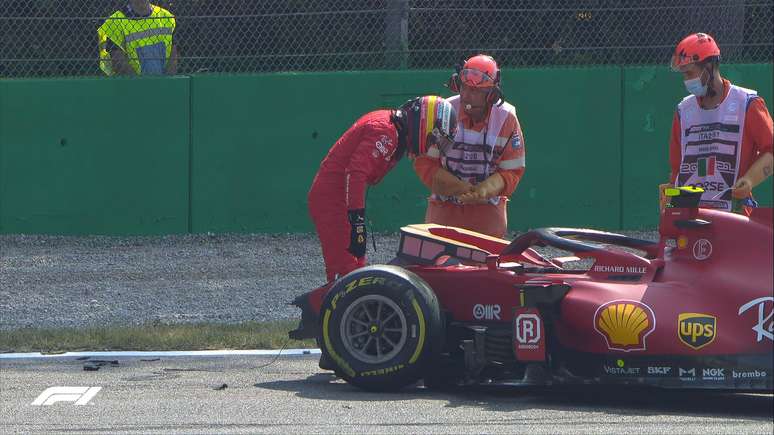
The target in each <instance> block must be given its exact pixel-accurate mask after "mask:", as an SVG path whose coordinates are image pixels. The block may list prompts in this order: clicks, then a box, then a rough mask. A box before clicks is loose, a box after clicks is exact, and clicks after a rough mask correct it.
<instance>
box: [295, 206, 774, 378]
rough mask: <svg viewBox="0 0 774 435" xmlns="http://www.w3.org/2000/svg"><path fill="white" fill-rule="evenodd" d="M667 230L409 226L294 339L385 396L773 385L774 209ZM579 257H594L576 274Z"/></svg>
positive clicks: (341, 284) (313, 306)
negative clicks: (634, 234)
mask: <svg viewBox="0 0 774 435" xmlns="http://www.w3.org/2000/svg"><path fill="white" fill-rule="evenodd" d="M659 232H660V239H659V240H658V241H653V242H651V241H643V240H638V239H633V238H630V237H627V236H623V235H619V234H613V233H606V232H600V231H594V230H583V229H564V228H544V229H539V230H533V231H530V232H527V233H525V234H523V235H521V236H519V237H517V238H516V239H514V240H513V241H512V242H508V241H505V240H500V239H495V238H491V237H488V236H484V235H481V234H477V233H473V232H469V231H465V230H461V229H457V228H452V227H441V226H435V225H412V226H408V227H404V228H403V229H402V238H401V242H400V247H399V252H398V255H397V257H396V259H395V260H394V261H393V262H392V263H391V264H392V265H390V266H371V267H367V268H364V269H360V270H357V271H354V272H352V273H351V274H349V275H347V276H345V277H342V278H340V279H339V280H338V281H335V282H332V283H328V284H327V285H325V286H323V287H321V288H319V289H316V290H314V291H312V292H310V293H307V294H304V295H301V296H300V297H299V298H297V299H296V301H295V302H294V303H295V304H296V305H298V306H299V307H301V308H302V310H303V318H302V322H301V326H300V327H299V329H297V330H295V331H292V332H291V336H292V337H295V338H303V337H312V338H316V339H318V342H319V343H320V346H321V349H322V352H323V356H322V359H321V367H323V368H329V369H333V370H335V371H336V372H337V373H339V374H340V375H341V376H343V377H344V378H345V379H347V380H348V381H349V382H352V383H354V384H355V385H358V386H360V387H363V388H366V389H374V390H381V389H392V388H397V387H400V386H402V385H405V384H407V383H410V382H413V381H416V380H417V379H418V378H424V379H425V382H426V383H427V384H429V385H432V384H433V383H436V384H437V383H439V382H444V383H449V382H455V383H490V382H499V383H515V384H525V383H526V384H555V383H623V384H646V385H654V386H660V387H674V388H711V389H734V390H745V391H761V390H763V391H771V390H772V371H773V370H772V355H773V351H772V344H773V341H774V326H773V325H774V319H772V317H773V316H774V294H773V293H774V284H773V281H774V276H773V274H772V248H773V247H772V209H770V208H759V209H755V210H754V211H753V213H752V215H751V216H750V217H749V218H748V217H746V216H742V215H737V214H733V213H727V212H722V211H715V210H709V209H699V208H696V207H683V208H666V209H665V211H664V212H663V213H662V216H661V222H660V226H659ZM589 242H591V243H589ZM533 246H550V247H553V248H556V249H559V250H562V251H567V252H569V253H570V254H571V255H570V256H568V257H557V258H545V257H543V256H542V255H541V254H539V253H538V252H537V251H535V250H534V249H533V248H532V247H533ZM579 260H581V261H580V262H584V260H585V263H590V265H588V266H586V267H584V268H582V269H577V268H576V269H571V268H569V267H568V266H569V265H570V264H572V263H573V262H575V263H578V262H579ZM428 289H429V293H431V294H430V295H428V294H427V293H428ZM393 311H394V312H395V313H396V314H389V313H392V312H393ZM435 311H437V314H436V313H435ZM390 316H392V317H390ZM434 316H435V317H437V318H438V319H437V321H436V320H435V317H434ZM396 318H397V319H398V320H396ZM401 334H403V335H401ZM423 334H424V335H423ZM418 335H419V336H420V337H419V338H418V339H417V336H418ZM412 340H413V341H412ZM399 347H400V348H399ZM404 348H405V349H404Z"/></svg>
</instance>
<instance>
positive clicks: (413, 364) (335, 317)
mask: <svg viewBox="0 0 774 435" xmlns="http://www.w3.org/2000/svg"><path fill="white" fill-rule="evenodd" d="M320 317H321V331H322V333H321V335H322V344H323V347H322V351H323V353H325V354H327V356H328V357H329V358H330V360H331V361H333V364H334V365H335V366H336V369H335V370H336V373H337V374H338V375H340V376H341V377H343V378H344V379H345V380H346V381H347V382H349V383H351V384H353V385H355V386H357V387H360V388H363V389H366V390H371V391H386V390H396V389H399V388H402V387H404V386H406V385H410V384H412V383H414V382H416V381H417V380H418V379H419V378H421V377H422V376H423V374H424V372H425V367H426V366H427V364H428V363H429V362H431V361H432V360H433V359H434V358H435V356H436V355H437V354H438V352H439V351H440V349H441V347H442V345H443V337H444V330H443V329H444V326H443V324H442V322H441V316H440V309H439V307H438V299H437V298H436V297H435V293H433V291H432V290H431V289H430V287H429V286H428V285H427V283H425V281H423V280H422V279H421V278H420V277H418V276H417V275H415V274H413V273H411V272H409V271H407V270H405V269H402V268H400V267H396V266H382V265H380V266H370V267H365V268H362V269H358V270H356V271H354V272H352V273H350V274H348V275H346V276H345V277H343V278H341V279H340V280H339V282H337V283H336V284H335V285H334V286H333V287H332V288H331V290H330V291H329V292H328V294H327V295H326V297H325V300H324V301H323V304H322V309H321V311H320Z"/></svg>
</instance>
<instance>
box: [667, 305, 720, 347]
mask: <svg viewBox="0 0 774 435" xmlns="http://www.w3.org/2000/svg"><path fill="white" fill-rule="evenodd" d="M717 322H718V321H717V319H716V318H715V316H710V315H708V314H699V313H682V314H680V315H679V316H678V317H677V335H678V336H679V337H680V341H682V342H683V344H685V345H686V346H688V347H691V348H693V349H696V350H698V349H701V348H702V347H704V346H706V345H708V344H710V343H712V342H713V341H714V340H715V335H716V334H717V326H718V325H717Z"/></svg>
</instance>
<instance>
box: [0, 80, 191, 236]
mask: <svg viewBox="0 0 774 435" xmlns="http://www.w3.org/2000/svg"><path fill="white" fill-rule="evenodd" d="M0 83H1V85H0V86H2V97H0V101H1V102H0V132H1V133H0V198H2V199H1V200H2V208H1V209H0V232H2V233H51V234H168V233H185V232H187V231H188V162H189V158H188V151H189V150H188V143H189V141H188V138H189V123H190V114H189V110H188V107H189V80H188V78H185V77H177V78H143V79H135V80H129V79H111V80H107V79H73V80H70V79H58V80H6V81H2V82H0Z"/></svg>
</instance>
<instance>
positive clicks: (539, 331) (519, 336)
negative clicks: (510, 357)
mask: <svg viewBox="0 0 774 435" xmlns="http://www.w3.org/2000/svg"><path fill="white" fill-rule="evenodd" d="M545 343H546V341H545V331H544V330H543V319H542V318H541V317H540V312H538V310H537V308H523V307H522V308H516V309H515V310H514V313H513V352H514V354H515V356H516V359H517V360H519V361H545V359H546V344H545Z"/></svg>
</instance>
